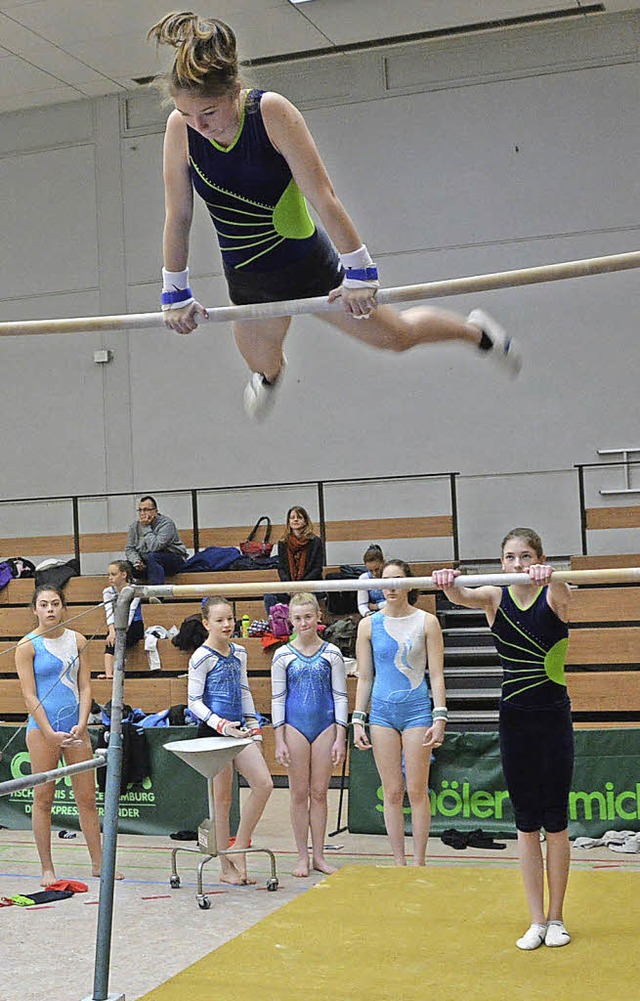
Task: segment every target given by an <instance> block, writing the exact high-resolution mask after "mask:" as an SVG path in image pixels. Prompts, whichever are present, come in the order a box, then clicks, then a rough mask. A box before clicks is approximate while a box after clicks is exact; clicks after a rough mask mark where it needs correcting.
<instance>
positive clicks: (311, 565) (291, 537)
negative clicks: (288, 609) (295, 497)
mask: <svg viewBox="0 0 640 1001" xmlns="http://www.w3.org/2000/svg"><path fill="white" fill-rule="evenodd" d="M323 565H324V546H323V545H322V539H321V538H320V536H319V535H316V534H315V531H314V528H313V522H312V521H311V518H310V517H309V515H308V513H307V512H306V511H305V509H304V508H303V507H300V505H299V504H296V505H294V506H293V507H290V508H289V510H288V511H287V518H286V531H285V534H284V537H283V538H282V539H280V541H279V542H278V576H279V578H280V580H322V568H323ZM318 597H320V595H318ZM288 601H289V595H287V594H265V596H264V607H265V608H266V610H267V613H268V612H269V609H270V608H272V607H273V605H277V604H278V603H279V602H284V603H285V604H286V603H288Z"/></svg>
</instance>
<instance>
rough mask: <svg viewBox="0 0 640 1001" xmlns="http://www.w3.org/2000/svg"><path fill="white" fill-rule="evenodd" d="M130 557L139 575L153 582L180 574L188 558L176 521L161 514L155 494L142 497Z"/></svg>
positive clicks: (130, 536)
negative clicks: (167, 575)
mask: <svg viewBox="0 0 640 1001" xmlns="http://www.w3.org/2000/svg"><path fill="white" fill-rule="evenodd" d="M125 555H126V558H127V559H128V560H129V561H130V562H131V563H132V564H133V568H134V570H135V574H136V577H138V578H144V577H146V579H147V581H148V583H149V584H164V581H165V575H166V574H169V576H171V575H173V574H176V573H179V572H180V570H182V567H183V566H184V563H185V560H186V558H187V555H188V554H187V549H186V547H185V546H184V545H183V544H182V542H181V541H180V536H179V535H178V529H177V528H176V526H175V522H173V521H172V520H171V518H168V517H167V516H166V514H160V512H159V511H158V505H157V504H156V502H155V499H154V498H153V497H149V496H146V497H141V498H140V502H139V504H138V521H134V522H133V524H132V525H130V526H129V533H128V535H127V548H126V550H125Z"/></svg>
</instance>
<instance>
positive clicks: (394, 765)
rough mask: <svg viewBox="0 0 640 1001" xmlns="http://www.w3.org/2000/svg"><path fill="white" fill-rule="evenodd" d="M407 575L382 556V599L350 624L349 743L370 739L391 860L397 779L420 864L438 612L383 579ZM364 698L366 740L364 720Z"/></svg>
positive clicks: (404, 567)
mask: <svg viewBox="0 0 640 1001" xmlns="http://www.w3.org/2000/svg"><path fill="white" fill-rule="evenodd" d="M411 576H412V573H411V567H410V566H409V565H408V564H407V563H405V562H404V561H403V560H395V559H394V560H388V561H387V563H385V565H384V567H383V568H382V578H383V579H382V580H381V584H382V588H383V594H384V597H385V600H386V604H385V607H384V608H383V609H382V611H380V612H374V614H373V615H371V616H367V617H366V618H364V619H362V620H361V622H360V624H359V626H358V638H357V642H356V657H357V661H358V687H357V689H356V707H355V710H354V713H353V719H352V722H353V740H354V744H355V746H356V747H358V748H360V750H368V749H369V748H371V747H373V756H374V758H375V763H376V767H377V769H378V772H379V773H380V779H381V782H382V791H383V797H384V801H383V808H384V822H385V827H386V829H387V834H388V835H389V840H390V841H391V848H392V851H393V857H394V862H395V864H396V865H406V855H405V843H404V792H405V783H406V791H407V795H408V797H409V803H410V805H411V827H412V832H413V865H424V864H425V858H426V850H427V839H428V836H429V827H430V824H431V810H430V804H429V794H428V783H429V766H430V762H431V751H432V749H433V748H436V747H440V745H441V744H442V741H443V740H444V728H445V723H446V717H447V709H446V700H445V685H444V672H443V660H444V653H443V642H442V631H441V629H440V626H439V624H438V620H437V619H436V617H435V615H432V614H431V613H430V612H424V611H422V610H421V609H419V608H413V607H412V605H411V604H410V600H411V598H412V592H407V591H406V590H404V589H401V588H391V587H389V584H387V586H386V587H385V578H393V577H405V578H406V577H411ZM415 593H416V594H417V592H415ZM427 672H428V674H429V685H427V680H426V673H427ZM429 688H430V689H431V693H432V694H433V699H434V706H433V711H432V707H431V699H430V693H429ZM369 699H371V712H370V714H369V722H370V724H371V727H370V734H371V741H369V737H368V736H367V734H366V731H365V727H364V724H365V717H366V709H367V706H368V704H369ZM403 766H404V767H403Z"/></svg>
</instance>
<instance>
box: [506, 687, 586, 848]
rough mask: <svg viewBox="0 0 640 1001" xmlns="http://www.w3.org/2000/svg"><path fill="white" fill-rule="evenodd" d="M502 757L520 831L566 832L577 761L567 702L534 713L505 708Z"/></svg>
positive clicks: (534, 710)
mask: <svg viewBox="0 0 640 1001" xmlns="http://www.w3.org/2000/svg"><path fill="white" fill-rule="evenodd" d="M500 753H501V755H502V770H503V772H504V777H505V779H506V782H507V789H508V790H509V797H510V799H511V803H512V805H513V811H514V813H515V818H516V827H517V828H518V830H519V831H524V832H529V833H530V832H532V831H539V830H540V829H541V828H544V830H545V831H548V832H549V833H550V834H554V833H557V832H558V831H564V829H565V828H566V827H567V825H568V822H569V816H568V803H569V790H570V789H571V779H572V778H573V759H574V744H573V727H572V723H571V705H570V704H569V702H568V700H567V703H566V704H565V705H562V706H553V707H549V708H532V709H520V708H518V707H516V706H510V705H509V704H508V703H502V704H501V706H500Z"/></svg>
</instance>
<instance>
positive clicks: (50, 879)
mask: <svg viewBox="0 0 640 1001" xmlns="http://www.w3.org/2000/svg"><path fill="white" fill-rule="evenodd" d="M55 881H56V874H55V872H54V871H53V869H43V870H42V879H41V880H40V886H44V887H45V889H46V887H47V886H51V884H52V883H55Z"/></svg>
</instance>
